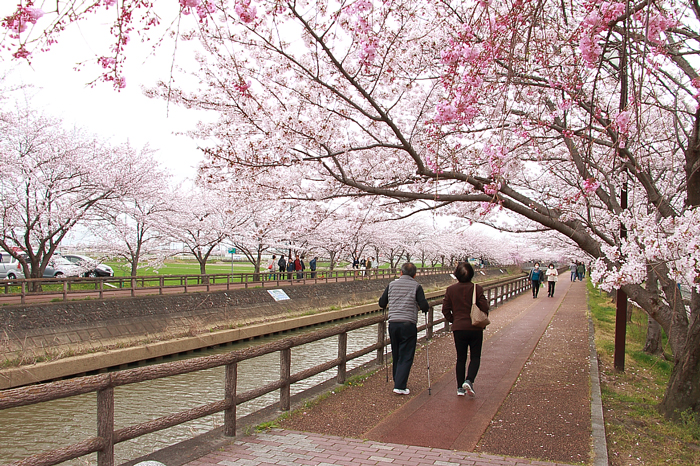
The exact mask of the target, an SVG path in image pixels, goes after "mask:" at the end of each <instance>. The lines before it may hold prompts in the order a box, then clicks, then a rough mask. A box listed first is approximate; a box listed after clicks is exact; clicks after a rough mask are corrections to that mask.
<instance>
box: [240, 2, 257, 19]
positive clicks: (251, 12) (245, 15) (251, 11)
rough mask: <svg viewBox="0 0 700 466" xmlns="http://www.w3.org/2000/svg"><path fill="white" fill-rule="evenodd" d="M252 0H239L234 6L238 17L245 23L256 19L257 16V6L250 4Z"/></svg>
mask: <svg viewBox="0 0 700 466" xmlns="http://www.w3.org/2000/svg"><path fill="white" fill-rule="evenodd" d="M250 3H251V0H238V1H237V2H236V7H235V8H234V9H235V11H236V14H238V17H239V18H241V21H243V22H244V23H252V22H253V21H255V16H256V14H257V8H256V7H255V6H250Z"/></svg>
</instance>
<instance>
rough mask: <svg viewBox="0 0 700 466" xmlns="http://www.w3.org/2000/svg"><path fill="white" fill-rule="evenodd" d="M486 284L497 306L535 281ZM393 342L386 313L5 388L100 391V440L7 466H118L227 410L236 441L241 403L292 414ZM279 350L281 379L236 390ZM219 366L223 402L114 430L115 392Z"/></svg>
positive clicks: (26, 392)
mask: <svg viewBox="0 0 700 466" xmlns="http://www.w3.org/2000/svg"><path fill="white" fill-rule="evenodd" d="M483 286H484V294H485V295H486V296H487V298H488V299H489V301H490V303H492V304H493V305H496V304H500V303H502V302H504V301H506V300H507V299H508V298H511V297H514V296H516V295H517V294H520V293H522V292H523V291H525V290H526V289H528V288H529V286H530V282H529V280H527V278H526V277H525V276H520V277H517V278H514V279H508V280H499V281H496V282H492V283H490V284H486V283H485V284H484V285H483ZM442 296H444V291H436V292H432V293H428V295H427V297H428V299H429V301H430V302H431V309H430V312H429V313H428V318H427V319H426V320H427V322H426V324H424V325H419V326H418V330H419V331H422V330H425V331H426V338H427V339H430V338H432V336H433V332H434V327H435V326H436V325H439V324H441V323H442V324H444V330H448V327H449V324H448V323H447V322H445V319H444V318H443V317H440V318H438V319H435V318H434V315H433V309H432V305H435V304H439V303H440V302H441V298H442ZM377 312H380V310H379V309H377ZM371 325H377V342H376V343H374V344H372V345H369V346H366V347H364V348H362V349H360V350H358V351H355V352H353V353H350V354H348V353H347V347H348V345H347V344H348V332H350V331H352V330H357V329H360V328H364V327H368V326H371ZM336 335H337V336H338V353H337V354H338V357H337V358H335V359H332V360H330V361H327V362H325V363H323V364H319V365H316V366H314V367H311V368H309V369H306V370H303V371H300V372H297V373H295V374H292V373H291V367H292V352H291V350H292V348H294V347H297V346H301V345H304V344H307V343H312V342H315V341H318V340H323V339H325V338H329V337H332V336H336ZM388 344H390V341H389V339H388V338H387V337H386V321H385V316H384V315H383V314H380V315H376V316H373V317H369V318H365V319H362V320H358V321H355V322H349V323H345V324H340V325H337V326H333V327H330V328H327V329H322V330H318V331H315V332H311V333H308V334H305V335H299V336H293V337H289V338H285V339H282V340H278V341H275V342H272V343H267V344H263V345H260V346H255V347H250V348H245V349H241V350H235V351H231V352H229V353H225V354H218V355H213V356H204V357H199V358H194V359H189V360H184V361H175V362H169V363H163V364H159V365H152V366H146V367H139V368H135V369H128V370H123V371H118V372H112V373H106V374H98V375H91V376H85V377H79V378H74V379H69V380H61V381H57V382H51V383H47V384H41V385H31V386H26V387H20V388H14V389H9V390H4V391H0V410H3V409H9V408H15V407H19V406H27V405H32V404H37V403H41V402H45V401H51V400H56V399H60V398H67V397H71V396H77V395H81V394H85V393H91V392H97V436H96V437H92V438H88V439H85V440H82V441H80V442H78V443H75V444H72V445H68V446H65V447H62V448H58V449H54V450H50V451H47V452H43V453H39V454H35V455H32V456H29V457H27V458H25V459H23V460H19V461H15V462H13V463H9V464H8V465H6V466H10V465H11V466H52V465H55V464H58V463H61V462H64V461H68V460H71V459H75V458H79V457H81V456H85V455H88V454H91V453H95V452H96V453H97V463H98V466H113V465H114V445H115V444H117V443H121V442H124V441H127V440H131V439H134V438H137V437H140V436H142V435H146V434H149V433H153V432H157V431H160V430H163V429H166V428H169V427H173V426H176V425H179V424H182V423H184V422H188V421H192V420H194V419H198V418H201V417H204V416H209V415H212V414H215V413H219V412H222V411H223V413H224V425H223V431H224V435H226V436H235V434H236V407H237V406H238V405H240V404H242V403H245V402H247V401H250V400H253V399H256V398H258V397H261V396H263V395H265V394H267V393H270V392H273V391H275V390H279V391H280V398H279V407H280V409H281V410H282V411H288V410H289V409H290V407H291V385H292V384H293V383H295V382H299V381H301V380H304V379H307V378H309V377H312V376H314V375H317V374H320V373H321V372H325V371H327V370H330V369H333V368H337V375H336V381H337V382H338V383H341V384H342V383H345V381H346V374H347V372H346V367H347V362H348V361H351V360H353V359H356V358H359V357H361V356H364V355H366V354H369V353H372V352H373V351H376V362H377V364H380V365H381V364H383V363H384V346H385V345H388ZM276 352H278V353H279V354H280V371H279V372H280V376H279V379H278V380H276V381H274V382H270V383H267V384H265V385H263V386H261V387H258V388H255V389H253V390H249V391H246V392H244V393H238V391H237V380H238V364H239V363H240V362H241V361H245V360H248V359H252V358H256V357H259V356H263V355H266V354H270V353H276ZM219 366H225V376H224V377H225V381H224V382H225V383H224V387H225V388H224V398H223V399H222V400H219V401H215V402H212V403H208V404H204V405H200V406H198V407H195V408H192V409H188V410H186V411H182V412H179V413H174V414H169V415H166V416H162V417H160V418H157V419H153V420H150V421H147V422H143V423H140V424H136V425H132V426H128V427H124V428H121V429H117V430H115V428H114V414H115V406H114V388H115V387H119V386H123V385H129V384H134V383H139V382H145V381H147V380H155V379H161V378H164V377H172V376H176V375H180V374H186V373H191V372H197V371H202V370H206V369H211V368H214V367H219Z"/></svg>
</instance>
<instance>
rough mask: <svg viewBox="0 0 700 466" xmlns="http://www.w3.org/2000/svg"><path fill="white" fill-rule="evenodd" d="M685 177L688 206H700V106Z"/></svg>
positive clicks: (690, 143)
mask: <svg viewBox="0 0 700 466" xmlns="http://www.w3.org/2000/svg"><path fill="white" fill-rule="evenodd" d="M685 176H686V179H687V180H688V188H687V197H686V200H685V203H686V205H687V206H692V207H697V206H700V106H699V107H698V109H697V110H696V111H695V125H694V126H693V133H692V135H691V136H690V141H688V148H687V149H686V151H685Z"/></svg>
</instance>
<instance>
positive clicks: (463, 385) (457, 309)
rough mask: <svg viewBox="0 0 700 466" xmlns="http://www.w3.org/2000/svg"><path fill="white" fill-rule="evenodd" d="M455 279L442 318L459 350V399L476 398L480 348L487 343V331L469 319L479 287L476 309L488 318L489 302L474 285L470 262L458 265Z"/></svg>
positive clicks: (446, 297) (446, 294) (448, 293)
mask: <svg viewBox="0 0 700 466" xmlns="http://www.w3.org/2000/svg"><path fill="white" fill-rule="evenodd" d="M454 275H455V277H456V278H457V280H458V283H455V284H454V285H451V286H449V287H448V288H447V290H446V291H445V297H444V298H443V300H442V314H443V315H444V316H445V319H446V320H447V321H448V322H450V323H451V324H452V336H453V338H454V342H455V349H456V350H457V363H456V365H455V371H456V374H457V395H459V396H464V395H465V394H466V393H469V395H471V396H474V395H475V393H474V379H476V374H477V372H479V365H480V364H481V346H482V344H483V342H484V329H483V328H479V327H474V326H473V325H472V319H471V317H470V311H471V307H472V298H473V296H474V287H476V305H477V306H479V309H481V310H482V311H484V312H486V313H487V314H488V311H489V301H488V299H486V297H485V296H484V289H483V288H482V287H481V286H480V285H477V284H475V283H472V278H474V269H473V268H472V266H471V264H469V262H460V263H459V264H457V268H456V269H455V271H454ZM467 349H468V350H469V353H470V354H471V356H470V358H469V370H468V371H466V377H465V369H466V365H467Z"/></svg>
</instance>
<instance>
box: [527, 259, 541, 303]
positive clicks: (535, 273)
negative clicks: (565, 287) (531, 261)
mask: <svg viewBox="0 0 700 466" xmlns="http://www.w3.org/2000/svg"><path fill="white" fill-rule="evenodd" d="M543 279H544V273H543V272H542V271H541V270H540V263H539V262H535V266H534V267H533V268H532V270H530V281H531V282H532V297H533V298H536V297H537V295H538V294H539V292H540V283H541V282H542V281H543Z"/></svg>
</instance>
